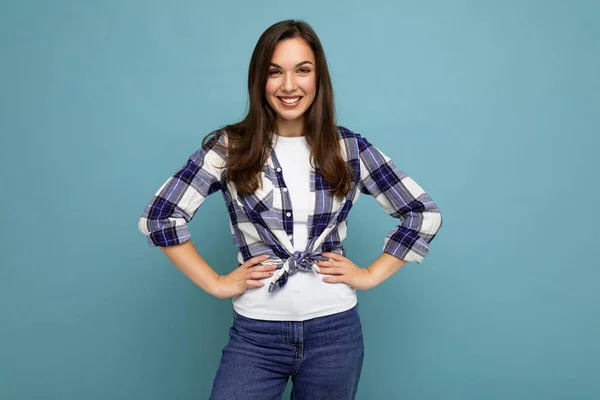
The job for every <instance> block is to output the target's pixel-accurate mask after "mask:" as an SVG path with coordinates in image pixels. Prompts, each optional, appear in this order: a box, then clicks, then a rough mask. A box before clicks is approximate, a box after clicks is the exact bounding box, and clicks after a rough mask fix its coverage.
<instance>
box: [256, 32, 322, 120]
mask: <svg viewBox="0 0 600 400" xmlns="http://www.w3.org/2000/svg"><path fill="white" fill-rule="evenodd" d="M316 91H317V75H316V62H315V55H314V54H313V51H312V49H311V48H310V46H309V45H308V44H307V43H306V42H305V41H304V40H302V39H300V38H294V39H286V40H282V41H280V42H279V43H277V45H276V46H275V49H274V51H273V57H272V58H271V64H270V66H269V71H268V75H267V86H266V89H265V95H266V97H267V102H268V103H269V105H271V107H272V108H273V110H275V112H276V113H277V118H278V119H285V120H288V121H293V120H299V121H301V120H302V119H303V118H304V113H305V112H306V110H308V108H309V107H310V105H311V104H312V102H313V100H314V99H315V94H316Z"/></svg>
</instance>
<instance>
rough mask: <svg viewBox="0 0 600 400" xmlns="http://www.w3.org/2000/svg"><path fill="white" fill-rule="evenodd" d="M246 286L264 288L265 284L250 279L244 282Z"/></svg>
mask: <svg viewBox="0 0 600 400" xmlns="http://www.w3.org/2000/svg"><path fill="white" fill-rule="evenodd" d="M246 286H248V287H261V286H265V284H264V283H263V282H261V281H253V280H250V279H247V280H246Z"/></svg>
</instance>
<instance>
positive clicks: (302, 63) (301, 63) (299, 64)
mask: <svg viewBox="0 0 600 400" xmlns="http://www.w3.org/2000/svg"><path fill="white" fill-rule="evenodd" d="M304 64H311V65H312V62H310V61H308V60H305V61H302V62H299V63H298V64H296V68H297V67H299V66H301V65H304ZM271 65H272V66H274V67H277V68H281V69H283V67H282V66H281V65H279V64H275V63H273V62H272V63H271Z"/></svg>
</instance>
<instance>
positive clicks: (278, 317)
mask: <svg viewBox="0 0 600 400" xmlns="http://www.w3.org/2000/svg"><path fill="white" fill-rule="evenodd" d="M248 90H249V96H250V109H249V112H248V114H247V116H246V117H245V118H244V120H242V121H241V122H239V123H236V124H233V125H228V126H226V127H224V128H223V129H221V130H218V131H215V132H211V133H210V134H209V135H207V136H206V137H205V138H204V141H203V144H202V147H201V148H200V149H198V150H197V151H196V152H194V153H193V154H192V155H191V156H190V157H189V160H188V161H187V163H186V164H185V165H184V166H183V167H182V168H181V169H180V170H179V171H178V172H177V173H175V174H174V176H172V177H171V178H170V179H169V180H167V182H165V183H164V184H163V186H161V188H160V189H159V190H158V192H157V193H156V194H155V196H154V197H153V199H152V201H151V202H150V203H149V204H148V206H147V207H146V209H145V211H144V213H143V215H142V217H141V218H140V221H139V229H140V230H141V231H142V232H143V233H144V234H146V235H147V236H148V240H149V244H150V245H151V246H159V247H160V248H161V250H162V251H163V252H164V253H165V254H166V255H167V257H169V259H170V260H171V261H172V262H173V263H174V264H175V265H176V266H177V267H178V268H179V269H180V270H181V271H182V272H183V273H184V274H186V275H187V276H188V277H189V278H190V279H191V280H192V281H193V282H194V283H196V284H197V285H199V286H200V287H201V288H202V289H204V290H206V291H207V292H208V293H210V294H212V295H214V296H217V297H219V298H233V306H234V318H233V326H232V327H231V329H230V333H229V335H230V338H229V342H228V344H227V346H226V347H225V348H224V349H223V354H222V358H221V363H220V366H219V369H218V371H217V374H216V378H215V380H214V384H213V388H212V393H211V399H227V400H232V399H242V398H243V399H280V398H281V394H282V392H283V390H284V389H285V385H286V382H287V380H288V378H289V377H291V378H292V382H293V392H292V398H295V399H310V400H315V399H328V400H331V399H353V398H354V397H355V394H356V390H357V386H358V381H359V378H360V372H361V368H362V361H363V353H364V348H363V344H362V343H363V341H362V327H361V323H360V318H359V315H358V310H357V298H356V289H361V290H366V289H369V288H372V287H374V286H376V285H378V284H379V283H381V282H383V281H384V280H385V279H387V278H388V277H390V276H391V275H392V274H393V273H394V272H395V271H397V270H398V269H399V268H400V267H402V266H403V265H404V264H405V263H406V262H409V261H414V262H421V261H422V259H423V257H424V256H425V255H426V254H427V252H428V250H429V243H430V242H431V240H432V239H433V238H434V236H435V235H436V233H437V231H438V229H439V228H440V226H441V224H442V219H441V215H440V213H439V210H438V208H437V207H436V205H435V203H434V202H433V201H432V200H431V199H430V197H429V196H428V195H427V194H426V193H425V192H424V191H423V190H422V189H421V187H419V186H418V185H417V184H416V183H415V182H414V181H413V180H412V179H411V178H410V177H408V176H407V175H406V174H404V173H403V172H402V171H400V170H399V169H398V168H396V167H395V166H394V164H393V163H392V161H391V160H390V159H389V158H388V157H387V156H385V155H384V154H383V153H382V152H381V151H379V150H378V149H377V148H376V147H374V146H373V145H371V144H370V143H369V142H368V141H367V140H366V139H365V138H363V137H361V136H360V135H358V134H356V133H354V132H352V131H350V130H349V129H347V128H344V127H341V126H337V125H336V123H335V119H334V118H335V112H334V103H333V91H332V87H331V80H330V77H329V72H328V67H327V62H326V59H325V55H324V52H323V48H322V46H321V43H320V41H319V39H318V37H317V36H316V34H315V32H314V31H313V30H312V29H311V27H310V26H309V25H308V24H306V23H305V22H302V21H294V20H287V21H281V22H278V23H276V24H274V25H272V26H271V27H269V28H268V29H267V30H266V31H265V32H264V33H263V34H262V36H261V37H260V39H259V40H258V43H257V45H256V47H255V49H254V52H253V54H252V59H251V61H250V68H249V74H248ZM218 190H221V192H222V194H223V197H224V199H225V202H226V204H227V208H228V211H229V216H230V222H231V232H232V236H233V240H234V242H235V244H236V246H237V247H238V249H239V252H238V261H239V263H240V265H239V266H238V268H237V269H235V270H234V271H233V272H231V273H229V274H228V275H223V276H219V275H218V274H217V273H216V272H215V271H214V270H213V269H212V268H211V267H210V266H209V265H208V264H207V263H206V261H204V259H203V258H202V257H201V256H200V255H199V254H198V252H197V251H196V250H195V248H194V246H193V245H192V242H191V241H190V234H189V231H188V228H187V223H188V222H189V221H190V220H191V219H192V217H193V216H194V214H195V212H196V210H197V209H198V207H199V206H200V205H201V203H202V202H203V201H204V199H205V198H206V197H207V196H208V195H209V194H211V193H214V192H216V191H218ZM360 193H365V194H370V195H372V196H374V197H375V199H376V200H377V202H378V203H379V204H380V205H381V206H382V207H383V208H384V209H385V211H386V212H388V214H390V215H391V216H392V217H395V218H399V219H400V220H401V223H400V225H398V226H397V227H396V228H395V229H394V230H393V231H392V232H390V234H389V235H388V236H387V237H386V238H385V241H384V252H383V254H382V255H381V256H380V257H379V258H377V260H375V261H374V262H373V263H372V264H371V265H370V266H369V267H367V268H360V267H358V266H356V265H355V264H354V263H353V262H352V261H351V260H350V259H348V258H346V257H345V249H344V247H343V246H342V244H341V242H342V241H343V239H344V238H345V237H346V227H347V225H346V220H347V217H348V213H349V212H350V209H351V208H352V205H353V204H354V203H355V202H356V200H357V199H358V197H359V194H360Z"/></svg>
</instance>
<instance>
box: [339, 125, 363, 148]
mask: <svg viewBox="0 0 600 400" xmlns="http://www.w3.org/2000/svg"><path fill="white" fill-rule="evenodd" d="M337 132H338V138H339V139H340V141H341V142H342V143H343V144H344V145H345V146H346V148H347V150H357V151H358V152H362V151H363V150H364V149H365V148H367V147H369V146H370V145H371V143H369V141H368V140H367V139H366V138H365V137H364V135H362V134H360V133H358V132H356V131H353V130H351V129H349V128H347V127H345V126H341V125H338V126H337ZM350 152H351V153H354V151H350Z"/></svg>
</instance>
